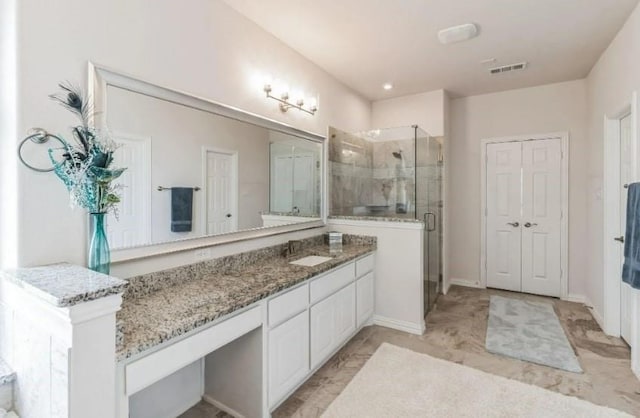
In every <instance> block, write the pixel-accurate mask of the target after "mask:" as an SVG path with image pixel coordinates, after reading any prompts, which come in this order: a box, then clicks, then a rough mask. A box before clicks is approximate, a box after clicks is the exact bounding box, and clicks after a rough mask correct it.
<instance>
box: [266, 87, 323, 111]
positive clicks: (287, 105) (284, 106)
mask: <svg viewBox="0 0 640 418" xmlns="http://www.w3.org/2000/svg"><path fill="white" fill-rule="evenodd" d="M263 90H264V92H265V93H266V95H267V98H269V99H273V100H275V101H277V102H278V103H280V110H281V111H283V112H286V111H287V110H289V109H291V108H294V109H298V110H301V111H303V112H305V113H308V114H310V115H315V113H316V112H317V111H318V104H317V101H316V99H315V98H311V99H308V103H307V106H306V107H305V101H304V99H303V98H298V99H296V101H295V102H293V101H290V100H289V99H290V97H289V92H288V91H283V92H282V93H280V97H278V96H276V95H274V94H272V93H273V88H272V87H271V84H268V83H267V84H265V85H264V87H263Z"/></svg>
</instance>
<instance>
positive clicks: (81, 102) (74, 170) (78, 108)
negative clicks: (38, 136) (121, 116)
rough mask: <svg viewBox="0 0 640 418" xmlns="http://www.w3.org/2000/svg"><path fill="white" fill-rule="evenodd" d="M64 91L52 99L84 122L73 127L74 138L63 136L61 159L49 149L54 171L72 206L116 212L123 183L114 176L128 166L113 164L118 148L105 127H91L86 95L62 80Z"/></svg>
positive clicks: (119, 174)
mask: <svg viewBox="0 0 640 418" xmlns="http://www.w3.org/2000/svg"><path fill="white" fill-rule="evenodd" d="M60 88H61V91H60V92H59V93H57V94H53V95H51V96H50V97H51V99H53V100H54V101H56V102H58V103H60V104H61V105H62V106H63V107H65V108H66V109H68V110H69V111H71V112H72V113H74V114H75V115H76V116H77V117H78V118H79V119H80V121H81V122H82V124H81V125H78V126H75V127H73V128H71V132H72V134H73V138H74V142H73V143H71V142H69V141H66V140H64V139H62V143H63V150H62V151H63V153H62V157H63V158H62V160H61V161H58V160H57V159H56V157H55V155H54V153H55V150H54V149H49V158H50V159H51V162H52V163H53V167H54V172H55V174H56V175H57V176H58V177H59V178H60V180H62V182H63V183H64V184H65V186H66V187H67V190H68V191H69V195H70V198H71V203H72V206H80V207H83V208H85V209H87V211H88V212H89V213H108V212H114V214H115V215H116V216H117V205H118V203H119V202H120V195H119V189H120V186H119V185H117V184H114V180H116V179H117V178H118V177H120V176H121V175H122V173H123V172H124V171H125V170H126V169H125V168H111V164H112V163H113V153H114V152H115V151H116V149H117V148H118V147H117V145H116V143H115V142H114V141H113V140H112V139H111V137H110V135H109V134H108V133H107V132H106V131H101V130H98V129H95V128H93V127H90V124H89V120H90V117H91V116H92V113H91V107H90V104H89V101H88V100H87V97H86V95H84V94H83V93H82V91H81V90H80V89H78V88H75V87H73V86H72V85H70V84H60Z"/></svg>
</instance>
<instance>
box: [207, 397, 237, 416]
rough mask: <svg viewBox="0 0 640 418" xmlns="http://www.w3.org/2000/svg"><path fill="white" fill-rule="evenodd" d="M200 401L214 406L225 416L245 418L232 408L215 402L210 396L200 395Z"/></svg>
mask: <svg viewBox="0 0 640 418" xmlns="http://www.w3.org/2000/svg"><path fill="white" fill-rule="evenodd" d="M202 400H203V401H205V402H206V403H208V404H210V405H213V406H215V407H216V408H218V409H219V410H221V411H224V412H226V413H227V414H229V415H231V416H233V417H235V418H245V416H244V415H242V414H241V413H240V412H238V411H236V410H235V409H233V408H229V407H228V406H227V405H225V404H223V403H222V402H220V401H217V400H215V399H213V398H212V397H211V396H209V395H207V394H204V395H202Z"/></svg>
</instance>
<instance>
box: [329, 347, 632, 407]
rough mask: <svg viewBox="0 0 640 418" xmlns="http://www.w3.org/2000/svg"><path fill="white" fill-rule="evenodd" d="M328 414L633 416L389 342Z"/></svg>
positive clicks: (342, 394) (376, 353)
mask: <svg viewBox="0 0 640 418" xmlns="http://www.w3.org/2000/svg"><path fill="white" fill-rule="evenodd" d="M322 416H323V417H324V418H338V417H340V418H345V417H354V418H356V417H368V418H377V417H385V418H386V417H394V418H404V417H456V418H458V417H482V418H493V417H496V418H497V417H501V418H504V417H509V418H512V417H528V418H529V417H530V418H537V417H545V418H560V417H563V418H564V417H580V418H595V417H600V418H605V417H607V418H609V417H611V418H614V417H616V418H617V417H620V418H621V417H631V415H628V414H626V413H624V412H621V411H617V410H615V409H611V408H607V407H603V406H598V405H594V404H592V403H590V402H587V401H583V400H581V399H578V398H574V397H571V396H566V395H562V394H560V393H557V392H552V391H550V390H546V389H543V388H541V387H538V386H533V385H528V384H526V383H522V382H518V381H516V380H511V379H507V378H504V377H501V376H495V375H492V374H489V373H486V372H483V371H480V370H476V369H472V368H470V367H467V366H463V365H460V364H456V363H452V362H448V361H445V360H440V359H437V358H433V357H430V356H428V355H426V354H420V353H416V352H413V351H411V350H407V349H404V348H400V347H396V346H394V345H391V344H387V343H384V344H382V345H381V346H380V348H378V350H377V351H376V352H375V353H374V354H373V356H372V357H371V358H370V359H369V360H368V361H367V362H366V363H365V365H364V366H363V367H362V369H360V371H359V372H358V374H356V376H355V377H354V378H353V379H352V380H351V382H349V384H348V385H347V387H346V388H345V389H344V390H343V391H342V393H340V395H339V396H338V397H337V398H336V399H335V400H334V401H333V403H331V405H329V408H327V410H326V411H325V412H324V414H323V415H322Z"/></svg>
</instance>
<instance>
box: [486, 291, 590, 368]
mask: <svg viewBox="0 0 640 418" xmlns="http://www.w3.org/2000/svg"><path fill="white" fill-rule="evenodd" d="M488 322H489V323H488V326H487V338H486V340H485V347H486V348H487V351H489V352H490V353H494V354H502V355H505V356H508V357H513V358H516V359H519V360H525V361H529V362H532V363H536V364H542V365H543V366H550V367H555V368H556V369H561V370H567V371H569V372H574V373H582V368H581V367H580V363H579V362H578V358H577V357H576V355H575V353H574V352H573V349H572V348H571V344H569V340H568V339H567V336H566V334H565V333H564V330H563V329H562V325H560V320H559V319H558V316H557V315H556V313H555V311H554V310H553V306H552V305H551V304H550V303H544V302H531V301H526V300H519V299H511V298H505V297H502V296H496V295H492V296H491V304H490V306H489V321H488Z"/></svg>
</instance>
